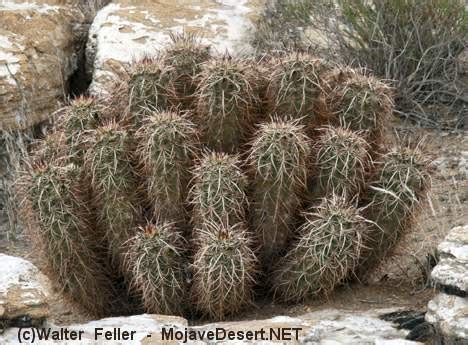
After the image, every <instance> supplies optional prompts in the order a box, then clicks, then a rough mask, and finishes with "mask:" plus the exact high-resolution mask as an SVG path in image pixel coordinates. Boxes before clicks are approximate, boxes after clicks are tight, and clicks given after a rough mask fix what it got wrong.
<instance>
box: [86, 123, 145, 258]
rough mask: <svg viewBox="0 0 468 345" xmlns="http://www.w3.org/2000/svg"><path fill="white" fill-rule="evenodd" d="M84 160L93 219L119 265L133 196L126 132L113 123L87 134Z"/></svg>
mask: <svg viewBox="0 0 468 345" xmlns="http://www.w3.org/2000/svg"><path fill="white" fill-rule="evenodd" d="M89 140H90V149H89V150H88V152H87V154H86V157H85V160H86V165H87V170H88V173H89V179H90V181H91V186H92V190H93V197H94V203H95V206H96V210H97V219H98V223H99V225H100V227H101V228H102V229H103V230H104V231H105V236H104V237H105V238H106V240H107V243H108V250H109V253H110V255H111V258H112V262H113V263H114V264H116V265H118V266H120V264H121V262H122V257H121V255H122V251H123V248H122V245H123V243H125V241H127V240H128V239H129V238H130V237H131V236H132V235H133V232H134V230H133V229H134V228H135V221H136V217H137V214H138V212H137V208H138V206H137V205H138V203H137V201H138V200H137V196H136V193H135V191H136V190H135V186H136V185H135V176H134V170H133V166H132V161H131V159H132V157H131V152H132V146H131V145H132V144H131V138H130V136H129V133H128V132H127V131H126V130H125V129H124V128H122V127H121V126H120V125H119V124H117V123H115V122H109V123H107V124H105V125H103V126H101V127H99V128H98V129H96V130H94V131H91V132H90V137H89Z"/></svg>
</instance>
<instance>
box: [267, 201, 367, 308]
mask: <svg viewBox="0 0 468 345" xmlns="http://www.w3.org/2000/svg"><path fill="white" fill-rule="evenodd" d="M304 217H305V221H304V223H303V225H302V226H301V227H300V228H299V234H298V239H297V242H296V243H295V244H294V245H293V247H292V249H291V250H290V251H289V252H288V253H287V254H286V256H285V257H283V258H282V259H281V260H280V261H279V263H278V266H277V269H276V271H275V272H274V273H273V274H272V277H273V290H274V293H275V296H277V297H278V298H279V299H281V300H284V301H301V300H303V299H305V298H308V297H313V296H316V295H317V294H328V293H330V292H331V291H332V290H333V289H334V288H335V287H336V286H337V285H339V284H340V283H342V282H343V280H344V279H346V278H349V277H350V276H351V275H352V274H353V272H354V270H355V269H356V266H357V264H358V262H359V259H360V255H361V251H362V250H363V243H364V241H365V239H366V236H367V234H368V232H369V226H370V225H371V222H370V221H368V220H366V219H365V218H364V217H363V216H362V215H361V210H359V209H358V208H356V207H354V206H353V205H352V204H351V203H349V202H348V201H347V200H346V199H344V198H342V197H337V196H336V195H332V196H330V197H329V198H325V199H323V200H322V202H321V203H320V205H318V206H317V207H315V208H312V209H311V211H309V212H306V213H305V214H304Z"/></svg>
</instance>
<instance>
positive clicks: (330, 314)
mask: <svg viewBox="0 0 468 345" xmlns="http://www.w3.org/2000/svg"><path fill="white" fill-rule="evenodd" d="M392 311H395V310H389V309H382V310H373V311H364V312H360V311H356V312H353V311H346V310H336V309H326V310H321V311H315V312H311V313H308V314H305V315H301V316H296V317H288V316H276V317H273V318H271V319H268V320H253V321H239V322H222V323H215V324H208V325H204V326H198V327H192V328H191V329H192V330H199V331H203V330H210V329H211V330H212V329H216V328H217V327H221V328H223V329H226V330H233V331H248V330H254V331H255V330H261V329H264V330H265V331H266V335H267V336H268V337H269V336H270V333H269V332H270V329H273V330H278V329H279V328H301V330H300V331H299V340H298V341H296V340H295V337H294V336H293V334H294V333H293V331H292V330H291V333H292V334H291V338H292V339H291V341H286V343H288V344H309V345H312V344H314V345H315V344H317V345H318V344H351V345H352V344H356V345H357V344H407V345H410V344H412V345H414V344H420V343H418V342H413V341H407V340H405V336H406V334H407V331H405V330H398V329H397V328H396V325H394V324H392V323H391V322H387V321H383V320H380V319H379V315H383V314H386V313H388V312H392ZM265 339H266V340H265V341H262V340H261V339H258V340H257V341H256V342H253V341H252V342H251V341H246V342H244V343H245V344H247V343H249V344H276V343H278V341H273V340H272V339H270V340H268V338H265ZM214 343H222V342H221V341H219V342H214ZM239 343H242V342H239ZM199 344H202V343H201V342H199Z"/></svg>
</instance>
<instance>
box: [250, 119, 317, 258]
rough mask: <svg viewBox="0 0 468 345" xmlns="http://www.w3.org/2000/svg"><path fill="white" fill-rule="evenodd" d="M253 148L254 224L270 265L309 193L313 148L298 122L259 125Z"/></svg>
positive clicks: (251, 159) (275, 122)
mask: <svg viewBox="0 0 468 345" xmlns="http://www.w3.org/2000/svg"><path fill="white" fill-rule="evenodd" d="M251 146H252V149H251V152H250V157H249V162H250V168H251V170H252V175H253V183H254V185H253V186H252V188H253V194H254V195H253V208H254V209H253V215H252V222H253V224H254V229H255V231H256V233H257V236H258V238H259V242H260V244H261V246H262V259H263V262H264V263H265V264H266V265H268V263H269V262H270V261H271V260H272V259H273V258H274V257H275V256H276V255H278V254H280V251H281V249H282V248H284V246H285V244H286V242H287V240H288V238H289V237H290V233H291V229H292V225H293V223H294V221H295V220H294V217H295V216H297V214H296V210H297V209H298V207H299V205H300V199H301V194H302V193H303V192H304V191H305V189H306V184H307V173H308V169H307V159H308V156H309V154H310V145H309V142H308V139H307V137H306V135H305V134H304V132H303V126H301V125H299V124H298V123H297V121H292V120H290V121H282V120H277V121H271V122H269V123H264V124H262V125H260V128H259V130H258V131H257V134H256V138H255V140H254V141H253V143H252V145H251Z"/></svg>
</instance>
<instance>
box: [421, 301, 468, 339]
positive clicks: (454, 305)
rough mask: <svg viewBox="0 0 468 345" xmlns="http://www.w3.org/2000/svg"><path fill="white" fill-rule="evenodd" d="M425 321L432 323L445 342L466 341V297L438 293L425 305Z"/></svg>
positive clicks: (467, 309)
mask: <svg viewBox="0 0 468 345" xmlns="http://www.w3.org/2000/svg"><path fill="white" fill-rule="evenodd" d="M426 321H427V322H430V323H432V324H433V325H434V326H435V327H436V330H437V332H438V333H439V334H440V335H441V336H442V337H443V338H444V340H445V341H446V343H447V344H455V341H461V340H463V341H465V342H464V343H460V344H466V343H468V299H467V298H462V297H458V296H452V295H447V294H444V293H439V294H438V295H437V296H436V297H435V298H434V299H432V300H431V301H430V302H429V304H428V307H427V313H426Z"/></svg>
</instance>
